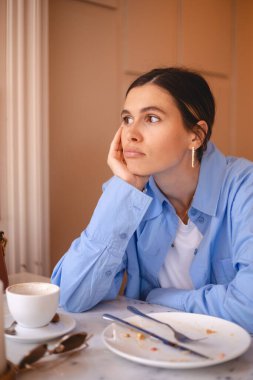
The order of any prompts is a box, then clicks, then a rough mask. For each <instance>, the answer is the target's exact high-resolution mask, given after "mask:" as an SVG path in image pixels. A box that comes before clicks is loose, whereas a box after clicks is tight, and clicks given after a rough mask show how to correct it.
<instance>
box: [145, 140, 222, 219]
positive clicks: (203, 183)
mask: <svg viewBox="0 0 253 380" xmlns="http://www.w3.org/2000/svg"><path fill="white" fill-rule="evenodd" d="M225 169H226V158H225V156H224V155H223V154H222V153H221V152H220V151H219V150H218V149H217V148H216V147H215V145H214V144H213V143H211V142H209V143H208V145H207V150H206V151H205V152H204V154H203V157H202V160H201V166H200V174H199V181H198V185H197V189H196V192H195V195H194V198H193V202H192V207H193V208H195V209H197V210H199V211H201V212H203V213H205V214H207V215H211V216H215V215H216V211H217V205H218V201H219V195H220V191H221V186H222V183H223V179H224V172H225ZM144 192H145V193H146V194H147V195H149V196H151V197H152V198H153V200H152V202H151V204H150V207H149V208H148V210H147V212H146V214H145V215H144V218H143V221H145V220H149V219H152V218H154V217H156V216H158V215H160V214H161V213H162V210H163V205H164V203H166V204H167V205H168V206H169V208H171V207H172V206H171V204H170V202H169V201H168V199H167V198H166V197H165V195H164V194H163V193H162V192H161V191H160V190H159V188H158V187H157V185H156V183H155V181H154V178H153V177H150V178H149V182H148V184H147V186H146V189H145V190H144Z"/></svg>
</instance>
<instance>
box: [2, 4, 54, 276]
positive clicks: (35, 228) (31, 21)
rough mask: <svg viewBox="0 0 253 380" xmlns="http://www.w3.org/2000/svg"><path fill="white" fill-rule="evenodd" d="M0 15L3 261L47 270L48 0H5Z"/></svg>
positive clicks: (13, 266) (14, 268) (15, 268)
mask: <svg viewBox="0 0 253 380" xmlns="http://www.w3.org/2000/svg"><path fill="white" fill-rule="evenodd" d="M6 17H7V20H6V21H7V30H6V56H7V57H6V59H7V62H6V71H7V73H6V74H7V75H6V77H7V79H6V80H7V83H6V88H7V94H6V95H7V102H6V103H7V110H6V113H7V123H6V155H7V157H6V162H7V184H6V188H7V194H6V198H7V199H6V202H7V213H8V217H7V231H6V235H7V237H8V249H7V254H6V261H7V267H8V271H9V273H15V272H20V271H21V272H22V271H29V272H32V273H37V274H43V275H48V274H49V232H48V231H49V200H48V193H49V191H48V0H7V15H6Z"/></svg>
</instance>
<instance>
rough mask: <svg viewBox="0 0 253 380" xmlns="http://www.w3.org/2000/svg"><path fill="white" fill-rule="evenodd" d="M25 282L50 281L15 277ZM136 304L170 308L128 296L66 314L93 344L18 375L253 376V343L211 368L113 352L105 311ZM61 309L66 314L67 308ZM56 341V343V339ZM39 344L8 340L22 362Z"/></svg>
mask: <svg viewBox="0 0 253 380" xmlns="http://www.w3.org/2000/svg"><path fill="white" fill-rule="evenodd" d="M21 279H22V281H35V280H36V279H37V280H38V281H43V280H44V281H48V278H46V277H44V278H43V277H41V276H40V277H36V275H30V274H22V275H20V274H19V275H15V276H12V278H11V283H15V282H20V280H21ZM133 304H134V305H135V306H136V307H138V308H139V309H140V310H142V311H144V312H146V313H151V312H162V311H167V310H168V308H165V307H162V306H159V305H150V304H147V303H145V302H142V301H138V300H131V299H128V298H125V297H118V298H117V299H116V300H113V301H107V302H102V303H100V304H99V305H97V306H96V307H95V308H93V309H92V310H90V311H88V312H85V313H77V314H73V313H66V314H69V315H71V317H73V318H74V319H75V320H76V322H77V325H76V328H75V330H74V331H76V332H78V331H87V332H89V333H92V334H93V336H92V338H91V339H90V341H89V347H88V348H87V349H86V350H83V351H81V352H79V353H76V354H74V355H73V356H70V357H67V359H66V360H64V361H63V360H60V363H58V364H57V363H56V365H54V366H53V367H51V368H48V367H47V366H46V367H45V368H43V367H41V368H40V369H39V370H36V373H35V371H29V372H28V371H27V372H25V373H21V374H19V375H18V379H21V380H26V379H27V380H29V379H31V380H33V379H35V378H36V380H45V378H46V379H47V380H55V379H61V380H65V379H66V380H69V379H72V380H81V379H82V380H83V379H87V380H118V379H120V380H129V379H136V380H139V379H145V380H154V379H155V380H168V379H176V380H203V379H205V380H249V379H253V344H251V347H250V349H249V350H248V351H247V352H246V353H245V354H244V355H242V356H241V357H239V358H238V359H235V360H232V361H230V362H227V363H224V364H220V365H217V366H213V367H208V368H202V369H201V368H198V369H191V370H189V369H187V370H181V369H180V370H174V369H161V368H152V367H149V366H144V365H141V364H137V363H134V362H131V361H128V360H126V359H124V358H121V357H119V356H117V355H115V354H113V353H112V352H111V351H109V350H108V349H107V348H106V347H105V346H104V344H103V342H102V339H101V333H102V331H103V330H104V328H105V327H106V326H107V325H108V322H107V321H105V320H103V319H102V317H101V316H102V314H103V313H111V314H115V315H117V316H119V317H121V318H125V317H128V316H130V315H131V313H130V312H129V311H128V310H127V309H126V307H127V305H133ZM59 311H60V312H61V313H62V312H63V310H60V309H59ZM4 312H5V316H6V318H7V317H8V314H9V311H8V308H7V304H5V307H4ZM53 343H55V342H53ZM34 346H36V344H24V343H17V342H14V341H10V340H8V339H6V353H7V358H8V359H9V360H10V361H12V362H13V363H18V362H19V360H20V359H21V357H23V356H24V355H25V354H26V353H27V352H28V351H30V350H31V349H32V348H33V347H34Z"/></svg>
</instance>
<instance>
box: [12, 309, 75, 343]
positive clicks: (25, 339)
mask: <svg viewBox="0 0 253 380" xmlns="http://www.w3.org/2000/svg"><path fill="white" fill-rule="evenodd" d="M59 317H60V320H59V322H57V323H49V325H47V326H44V327H39V328H36V329H29V328H25V327H21V326H19V325H17V326H16V331H17V334H16V335H8V334H5V337H6V338H7V339H10V340H14V341H16V342H20V343H37V342H43V341H46V340H51V339H54V338H57V337H59V336H61V335H65V334H67V333H68V332H70V331H71V330H73V329H74V328H75V326H76V321H75V320H74V319H73V318H71V317H70V316H69V315H66V314H61V313H59Z"/></svg>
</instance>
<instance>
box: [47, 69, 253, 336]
mask: <svg viewBox="0 0 253 380" xmlns="http://www.w3.org/2000/svg"><path fill="white" fill-rule="evenodd" d="M214 116H215V105H214V99H213V96H212V93H211V91H210V88H209V86H208V84H207V83H206V81H205V80H204V78H202V77H201V76H200V75H199V74H197V73H195V72H191V71H188V70H185V69H181V68H162V69H154V70H152V71H150V72H148V73H146V74H144V75H142V76H140V77H139V78H137V79H136V80H135V81H134V82H133V83H132V84H131V86H130V87H129V89H128V91H127V95H126V99H125V104H124V108H123V110H122V123H121V126H120V128H119V129H118V131H117V133H116V135H115V137H114V139H113V141H112V144H111V147H110V151H109V155H108V164H109V166H110V168H111V170H112V172H113V174H114V176H113V177H112V179H111V180H109V181H108V182H107V183H106V184H105V186H104V191H103V194H102V196H101V198H100V200H99V202H98V205H97V207H96V209H95V211H94V214H93V216H92V219H91V221H90V223H89V225H88V226H87V228H86V229H85V230H84V231H83V232H82V234H81V236H80V237H79V238H78V239H76V240H75V241H74V242H73V243H72V245H71V247H70V249H69V251H68V252H67V253H66V254H65V255H64V256H63V257H62V259H61V260H60V261H59V263H58V264H57V266H56V267H55V269H54V272H53V274H52V282H53V283H56V284H58V285H59V286H60V287H61V305H62V306H63V307H64V308H65V309H66V310H69V311H72V312H80V311H84V310H87V309H89V308H91V307H93V306H94V305H96V304H97V303H98V302H100V301H101V300H107V299H112V298H114V297H116V296H117V294H118V292H119V289H120V286H121V282H122V277H123V274H124V272H125V271H126V272H127V283H126V288H125V295H126V296H128V297H132V298H138V299H142V300H147V301H148V302H151V303H157V304H161V305H165V306H168V307H172V308H175V309H179V310H184V311H186V312H193V313H203V314H209V315H214V316H218V317H222V318H225V319H227V320H231V321H234V322H237V323H238V324H240V325H241V326H243V327H245V328H246V329H248V330H249V331H251V332H253V165H252V163H251V162H249V161H247V160H244V159H237V158H234V157H225V156H224V155H223V154H222V153H220V152H219V150H218V149H217V148H216V147H215V145H214V144H212V143H211V142H210V141H209V139H210V136H211V132H212V125H213V122H214Z"/></svg>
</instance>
